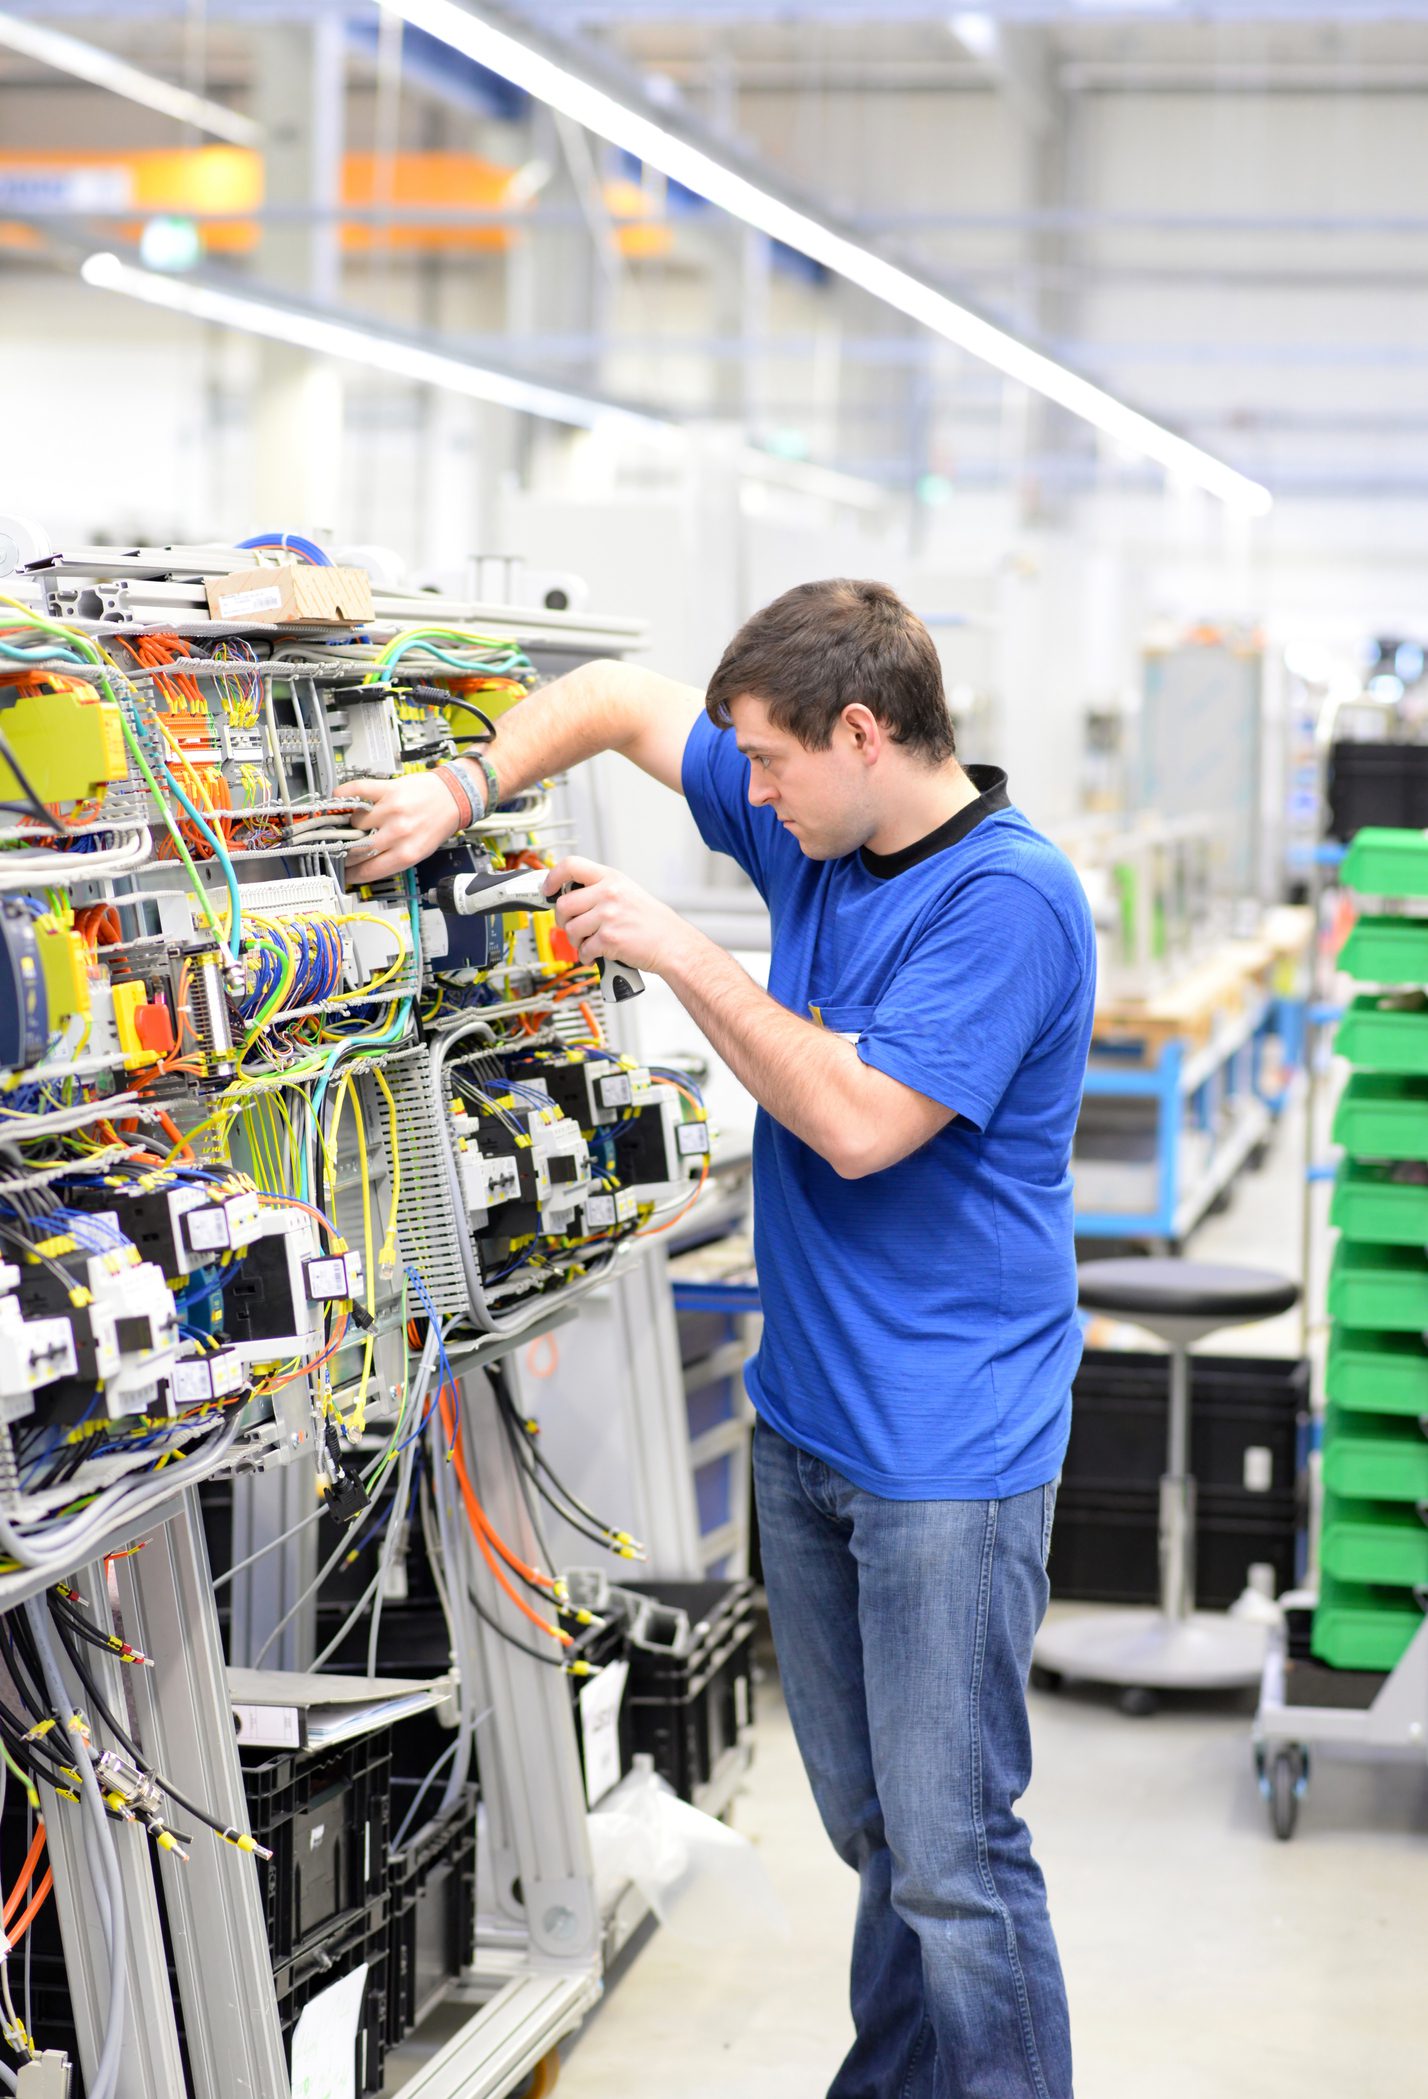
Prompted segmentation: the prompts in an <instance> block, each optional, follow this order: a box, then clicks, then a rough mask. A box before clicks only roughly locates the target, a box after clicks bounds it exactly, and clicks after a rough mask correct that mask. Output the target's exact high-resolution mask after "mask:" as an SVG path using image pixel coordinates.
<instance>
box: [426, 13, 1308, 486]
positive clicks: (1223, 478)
mask: <svg viewBox="0 0 1428 2099" xmlns="http://www.w3.org/2000/svg"><path fill="white" fill-rule="evenodd" d="M384 4H386V5H389V6H391V7H392V8H394V9H395V11H396V12H397V13H398V14H400V15H401V16H402V17H403V18H404V19H405V20H406V21H408V22H410V23H411V24H412V26H413V28H415V29H423V30H425V31H426V32H427V34H428V35H429V36H434V37H437V38H439V39H440V41H441V42H443V43H445V44H449V45H450V46H451V48H452V49H453V50H454V51H460V52H462V53H464V54H465V56H466V57H467V58H472V59H474V60H475V61H476V63H477V64H478V65H483V66H486V67H488V68H489V69H490V70H491V71H492V72H493V73H499V74H501V75H502V76H503V78H505V79H507V80H510V81H512V82H513V83H514V84H515V85H516V86H517V87H520V88H523V89H524V90H525V91H526V93H527V94H528V95H532V96H534V98H535V99H536V101H538V102H544V103H546V104H547V105H548V106H549V107H550V108H551V109H555V110H559V111H561V112H562V113H563V114H564V115H566V116H568V117H572V118H574V120H575V122H576V123H578V124H583V125H584V126H585V128H586V130H587V131H593V132H595V133H596V134H597V136H598V137H600V138H604V139H608V140H609V141H610V143H611V144H612V145H615V146H618V147H620V148H621V149H622V150H623V151H625V152H627V153H631V154H633V155H634V156H635V158H636V159H638V160H641V161H643V162H645V163H646V164H647V165H648V166H650V167H652V168H657V169H658V170H659V171H660V173H661V174H663V175H666V176H668V177H669V178H670V179H671V180H672V181H674V182H680V183H682V184H683V185H684V187H685V188H686V189H691V190H693V191H695V192H696V194H697V195H699V196H701V197H704V198H707V200H708V201H709V203H711V204H715V205H717V206H718V207H719V209H720V210H721V211H727V212H729V213H730V214H731V215H732V216H733V217H734V218H736V219H741V220H743V222H744V223H745V224H746V225H749V226H753V227H755V228H757V230H758V231H759V232H761V233H765V234H767V235H768V236H769V237H770V238H771V239H773V240H778V241H782V242H783V243H784V244H785V246H787V247H790V248H796V249H797V250H798V251H799V253H800V254H803V255H807V256H809V257H810V258H811V259H812V260H813V261H815V262H819V263H822V264H823V265H824V267H825V268H826V269H829V270H832V271H833V272H834V273H835V274H836V275H837V276H839V277H844V278H846V279H847V281H848V282H849V283H850V284H855V285H857V286H858V287H859V289H860V290H862V291H865V292H867V293H869V294H870V296H871V297H873V298H875V299H881V300H882V301H883V302H884V304H885V305H888V306H891V307H893V308H894V309H895V310H896V311H897V312H899V313H903V314H906V315H907V316H908V318H909V319H910V320H914V321H917V322H919V323H921V325H922V326H923V327H925V328H930V329H931V330H932V332H933V333H934V334H935V335H940V336H941V337H942V338H943V339H944V341H946V342H950V343H954V344H956V346H957V347H958V349H961V350H965V351H966V352H967V353H968V355H969V356H972V357H979V358H981V359H983V361H984V362H985V363H987V364H990V365H994V366H995V367H996V368H997V370H998V371H1001V372H1004V373H1005V374H1006V375H1007V377H1008V378H1009V379H1015V380H1018V381H1019V382H1020V383H1021V384H1022V385H1025V386H1029V387H1031V388H1032V389H1033V390H1034V391H1035V392H1036V393H1039V394H1043V395H1044V396H1045V397H1046V399H1047V400H1049V401H1055V402H1056V403H1057V404H1058V405H1059V406H1060V407H1062V408H1066V409H1069V410H1070V412H1071V413H1072V414H1073V415H1078V416H1081V417H1082V418H1084V420H1085V421H1086V422H1088V423H1092V424H1094V425H1095V426H1096V428H1097V429H1098V430H1103V431H1105V433H1106V435H1107V436H1108V437H1111V438H1113V439H1114V440H1115V441H1116V443H1118V444H1121V445H1125V446H1126V447H1128V448H1129V449H1130V450H1131V451H1133V452H1135V453H1136V455H1137V456H1139V457H1144V458H1147V459H1153V460H1154V461H1155V462H1156V463H1157V464H1158V465H1159V466H1162V467H1164V469H1165V470H1166V472H1167V473H1169V474H1172V475H1175V476H1177V477H1179V478H1182V479H1184V480H1186V481H1190V482H1193V483H1194V484H1195V485H1196V486H1197V487H1200V488H1203V489H1206V490H1208V492H1209V493H1210V494H1211V495H1213V496H1216V497H1218V498H1219V500H1220V501H1221V502H1222V503H1226V504H1228V505H1230V506H1231V507H1232V508H1234V509H1237V510H1241V511H1244V512H1246V513H1248V514H1250V515H1260V514H1262V513H1263V512H1264V511H1267V510H1268V509H1269V508H1270V507H1271V505H1272V503H1273V500H1274V499H1273V497H1272V496H1271V495H1270V492H1269V490H1268V489H1267V488H1263V487H1261V486H1260V484H1259V483H1258V482H1257V481H1251V480H1250V479H1249V478H1248V477H1247V476H1246V475H1244V474H1240V473H1237V472H1236V471H1235V469H1234V468H1233V467H1231V466H1227V465H1226V464H1225V462H1224V461H1223V460H1221V459H1216V458H1215V457H1214V455H1213V454H1212V453H1210V452H1205V451H1202V450H1201V448H1200V447H1199V446H1198V445H1193V444H1191V443H1190V442H1189V440H1188V439H1187V438H1183V437H1178V436H1177V435H1176V434H1175V432H1174V431H1173V430H1167V429H1166V428H1165V427H1164V425H1163V424H1160V423H1156V422H1153V421H1152V420H1151V418H1150V417H1149V416H1145V415H1141V414H1140V413H1139V412H1138V411H1137V410H1136V409H1134V408H1129V407H1127V405H1126V404H1125V402H1124V401H1118V400H1117V399H1116V397H1115V396H1114V394H1108V393H1106V392H1105V391H1104V389H1103V388H1101V387H1099V386H1094V385H1093V384H1092V383H1091V381H1090V380H1089V379H1083V378H1081V377H1080V376H1079V374H1078V373H1076V372H1072V371H1069V370H1068V369H1067V367H1066V366H1065V365H1062V364H1058V363H1057V362H1056V360H1055V359H1054V358H1052V357H1047V356H1044V355H1043V354H1042V352H1041V351H1039V350H1033V349H1032V348H1031V347H1030V345H1029V344H1027V343H1024V342H1021V341H1019V340H1018V338H1017V337H1016V336H1014V335H1008V334H1007V332H1006V330H1005V329H1002V328H997V327H994V326H993V324H992V323H991V322H990V321H984V320H982V319H981V318H980V316H979V315H977V314H975V313H971V312H969V311H968V309H967V308H966V307H965V306H959V305H958V303H957V301H956V300H955V299H950V298H948V296H947V295H946V293H945V292H940V291H938V290H937V289H936V287H935V286H933V285H931V284H928V283H926V282H924V281H923V280H922V279H921V278H919V277H916V276H914V275H913V274H912V272H911V271H910V270H905V269H902V268H900V267H899V266H898V265H897V264H896V263H893V262H888V261H886V260H885V259H884V258H883V257H882V256H880V255H878V254H875V253H874V251H873V250H872V249H871V248H868V247H865V246H864V245H863V244H862V243H861V242H859V241H856V240H853V239H851V238H850V237H849V236H848V235H847V234H844V233H841V232H839V230H838V228H837V227H836V226H835V225H833V224H832V223H831V222H830V221H828V220H825V219H822V218H819V217H816V216H814V214H813V213H811V212H809V211H806V210H804V209H802V208H801V207H800V206H799V205H797V204H794V203H791V202H789V201H787V200H786V199H784V198H782V197H780V196H777V195H775V193H774V192H773V191H771V190H769V189H767V188H765V187H764V186H763V185H762V184H760V183H758V182H756V181H754V180H753V179H752V178H751V177H750V176H748V175H744V174H741V173H740V172H739V170H738V169H737V168H736V167H734V166H733V165H732V164H731V163H730V162H728V161H726V160H721V159H719V158H718V157H717V156H716V155H715V154H713V153H709V152H706V151H704V150H703V149H702V148H701V147H699V146H697V145H694V144H693V143H692V142H690V141H689V140H686V139H683V138H681V137H679V136H678V135H677V134H676V133H675V132H673V131H670V130H668V129H667V128H666V127H665V126H664V125H663V124H660V123H657V122H656V121H655V119H654V118H653V117H651V116H648V115H646V114H645V113H644V112H643V111H642V110H640V109H638V108H635V107H632V106H631V105H630V104H629V103H628V102H624V101H621V100H620V99H619V98H618V97H617V96H615V95H613V94H610V93H608V92H607V91H606V90H605V89H604V88H601V87H598V86H597V85H596V84H595V83H594V82H593V81H590V80H583V79H581V77H580V76H579V74H577V73H574V72H572V71H571V70H570V69H569V67H568V66H564V65H561V64H559V63H558V62H557V61H556V60H555V59H553V58H549V57H547V56H546V55H545V53H544V52H543V51H541V50H539V49H537V48H536V47H535V46H534V45H532V44H530V43H526V42H523V41H522V40H521V39H520V38H519V37H516V36H512V35H511V34H510V33H509V32H508V31H507V30H504V29H498V28H496V27H495V25H494V24H493V23H490V22H488V21H486V20H485V19H483V17H482V16H481V15H479V14H477V13H475V12H473V11H472V9H470V8H468V7H463V6H459V5H458V4H457V0H384Z"/></svg>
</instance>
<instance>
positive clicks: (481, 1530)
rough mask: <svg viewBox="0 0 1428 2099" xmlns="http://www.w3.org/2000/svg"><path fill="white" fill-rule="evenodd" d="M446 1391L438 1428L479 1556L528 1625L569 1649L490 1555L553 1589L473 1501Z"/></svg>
mask: <svg viewBox="0 0 1428 2099" xmlns="http://www.w3.org/2000/svg"><path fill="white" fill-rule="evenodd" d="M448 1390H449V1387H448V1386H445V1385H443V1386H442V1387H441V1389H440V1390H439V1391H438V1393H437V1403H438V1405H439V1406H440V1408H441V1422H442V1427H443V1428H444V1429H445V1430H446V1432H447V1435H448V1437H449V1439H450V1452H451V1457H452V1460H453V1462H454V1463H455V1466H456V1480H457V1484H458V1486H459V1487H460V1489H461V1499H462V1501H463V1502H464V1503H465V1504H466V1517H467V1521H468V1522H469V1523H470V1525H471V1530H472V1534H473V1535H474V1537H475V1539H476V1543H477V1545H478V1546H479V1547H480V1549H481V1556H482V1558H483V1559H484V1560H485V1562H486V1565H487V1566H488V1567H489V1568H490V1570H491V1574H492V1576H493V1577H494V1579H495V1581H496V1582H497V1584H498V1585H499V1586H500V1587H501V1588H502V1589H503V1590H504V1591H505V1593H506V1595H507V1596H508V1597H509V1598H510V1600H511V1602H512V1603H513V1604H514V1605H515V1606H516V1609H517V1610H518V1611H520V1612H521V1614H522V1615H523V1616H524V1617H526V1618H529V1619H530V1621H531V1624H532V1625H536V1626H539V1628H540V1630H541V1631H542V1632H543V1633H547V1634H548V1635H549V1636H550V1638H551V1639H552V1640H556V1641H558V1642H559V1643H560V1645H561V1646H562V1647H571V1646H573V1645H574V1642H573V1640H572V1639H571V1636H570V1634H569V1633H567V1632H563V1631H562V1630H561V1628H560V1627H559V1626H557V1625H551V1624H550V1623H549V1621H548V1620H547V1619H545V1618H542V1617H541V1615H540V1613H539V1612H538V1611H535V1610H532V1608H531V1606H530V1605H529V1604H528V1603H527V1602H526V1600H525V1598H524V1597H523V1596H522V1595H520V1594H519V1593H518V1591H517V1590H516V1589H515V1588H513V1587H512V1585H511V1583H510V1582H509V1581H508V1580H507V1579H506V1576H505V1575H504V1573H503V1572H502V1571H501V1568H500V1567H499V1566H498V1565H497V1563H496V1560H495V1559H494V1557H493V1556H492V1551H491V1547H492V1546H494V1547H495V1548H496V1551H497V1552H499V1553H500V1555H501V1557H502V1559H503V1560H505V1562H506V1565H507V1566H508V1567H511V1568H513V1569H514V1571H515V1572H516V1573H517V1574H519V1575H521V1576H522V1577H523V1578H524V1579H525V1580H526V1581H529V1582H532V1583H534V1584H535V1586H536V1587H537V1588H542V1589H551V1588H554V1586H555V1584H554V1581H553V1579H552V1577H551V1576H550V1575H548V1574H539V1573H537V1571H536V1569H535V1568H534V1567H527V1566H526V1564H525V1562H524V1561H523V1560H521V1559H520V1558H518V1557H517V1555H516V1554H515V1553H513V1552H512V1550H511V1548H510V1546H509V1545H507V1543H506V1541H505V1539H504V1538H502V1537H501V1535H500V1533H499V1532H498V1531H497V1530H496V1529H495V1528H494V1526H493V1525H492V1523H491V1520H490V1518H489V1517H488V1516H487V1514H486V1511H485V1510H484V1509H483V1508H482V1506H481V1504H480V1502H479V1501H478V1500H477V1498H476V1490H475V1488H474V1487H473V1486H472V1484H471V1481H470V1479H469V1478H468V1476H467V1472H466V1459H465V1456H464V1455H463V1453H462V1449H461V1425H460V1422H459V1421H458V1422H457V1423H456V1424H455V1426H454V1428H453V1423H452V1416H451V1411H450V1407H449V1405H448V1401H447V1392H448ZM488 1541H489V1542H488Z"/></svg>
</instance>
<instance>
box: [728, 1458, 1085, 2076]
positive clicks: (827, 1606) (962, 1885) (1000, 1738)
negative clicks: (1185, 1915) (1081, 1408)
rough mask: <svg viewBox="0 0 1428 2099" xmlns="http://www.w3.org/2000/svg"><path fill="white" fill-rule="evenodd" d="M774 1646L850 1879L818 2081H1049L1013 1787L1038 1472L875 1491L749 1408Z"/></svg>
mask: <svg viewBox="0 0 1428 2099" xmlns="http://www.w3.org/2000/svg"><path fill="white" fill-rule="evenodd" d="M754 1476H755V1481H756V1486H757V1493H758V1510H759V1532H760V1537H761V1539H762V1544H763V1559H764V1578H765V1581H766V1584H767V1588H768V1598H769V1612H770V1616H771V1618H772V1621H773V1635H774V1645H775V1647H776V1649H777V1651H778V1658H779V1670H780V1674H781V1675H782V1678H783V1686H784V1694H785V1696H786V1698H787V1700H788V1709H789V1713H790V1715H791V1717H792V1720H793V1728H794V1733H795V1735H796V1737H797V1739H798V1746H799V1750H800V1752H801V1753H802V1756H803V1761H804V1765H805V1767H806V1769H807V1771H808V1777H809V1781H810V1783H811V1785H812V1787H813V1794H814V1798H815V1800H816V1801H817V1803H818V1811H819V1813H820V1814H821V1816H822V1817H823V1825H824V1827H825V1829H826V1830H827V1832H828V1834H829V1836H830V1837H831V1838H832V1840H833V1845H834V1848H835V1850H836V1851H837V1852H838V1855H839V1857H840V1858H842V1859H844V1860H846V1862H847V1863H848V1864H849V1865H850V1866H852V1867H853V1868H854V1869H855V1870H856V1872H857V1874H858V1877H859V1880H860V1883H861V1887H860V1892H859V1897H858V1917H857V1924H856V1927H855V1930H854V1935H853V1973H852V2008H853V2023H854V2026H855V2028H856V2039H855V2040H854V2042H853V2045H852V2047H851V2049H850V2050H849V2051H848V2054H847V2056H846V2058H845V2059H844V2062H843V2064H842V2067H841V2068H840V2069H839V2071H838V2074H837V2076H836V2077H835V2078H834V2080H833V2084H832V2087H831V2090H830V2092H829V2095H828V2099H1071V2036H1070V2030H1069V2024H1068V2020H1067V2012H1066V1990H1065V1985H1064V1983H1063V1982H1062V1979H1061V1963H1060V1960H1059V1958H1058V1956H1057V1951H1056V1941H1055V1939H1054V1937H1053V1936H1052V1931H1051V1920H1050V1917H1049V1916H1048V1915H1047V1909H1046V1888H1045V1884H1044V1882H1043V1880H1042V1877H1041V1871H1040V1868H1039V1867H1038V1866H1037V1864H1036V1862H1035V1860H1034V1859H1033V1858H1032V1855H1031V1838H1030V1835H1029V1834H1028V1831H1027V1828H1026V1824H1025V1823H1024V1822H1023V1821H1022V1820H1021V1819H1020V1817H1019V1816H1018V1815H1017V1814H1016V1812H1015V1807H1016V1802H1017V1801H1018V1800H1019V1799H1020V1797H1021V1795H1022V1794H1023V1793H1024V1792H1025V1791H1026V1788H1027V1785H1028V1783H1029V1782H1030V1778H1031V1736H1030V1729H1029V1727H1028V1724H1027V1715H1026V1678H1027V1671H1028V1669H1029V1668H1030V1665H1031V1648H1032V1641H1033V1640H1034V1638H1035V1636H1036V1629H1037V1627H1038V1626H1039V1625H1040V1623H1041V1619H1042V1614H1043V1613H1044V1611H1045V1609H1046V1602H1047V1580H1046V1556H1047V1552H1048V1550H1049V1547H1050V1543H1051V1518H1052V1511H1053V1509H1054V1507H1055V1501H1056V1488H1055V1485H1054V1484H1053V1485H1051V1486H1047V1487H1037V1488H1035V1489H1033V1491H1032V1492H1031V1493H1029V1494H1018V1495H1015V1496H1013V1497H1012V1498H1011V1499H1010V1500H1007V1501H886V1500H884V1499H883V1497H882V1496H881V1495H877V1494H869V1493H866V1492H865V1491H864V1490H863V1489H862V1488H861V1487H855V1486H853V1485H852V1483H851V1482H850V1481H848V1480H846V1479H844V1478H843V1477H842V1476H841V1475H840V1474H839V1473H837V1472H835V1471H834V1470H833V1469H832V1467H831V1466H830V1465H826V1464H825V1463H824V1462H823V1460H822V1459H821V1458H815V1457H812V1456H810V1454H809V1453H808V1452H807V1451H802V1450H798V1449H796V1448H795V1447H794V1445H793V1444H791V1443H789V1442H787V1441H786V1440H785V1438H784V1437H782V1436H780V1435H778V1434H777V1433H776V1432H775V1431H774V1430H773V1429H770V1428H769V1427H768V1425H767V1424H766V1423H765V1422H762V1421H761V1422H760V1423H759V1424H758V1428H757V1430H756V1432H755V1437H754Z"/></svg>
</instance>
